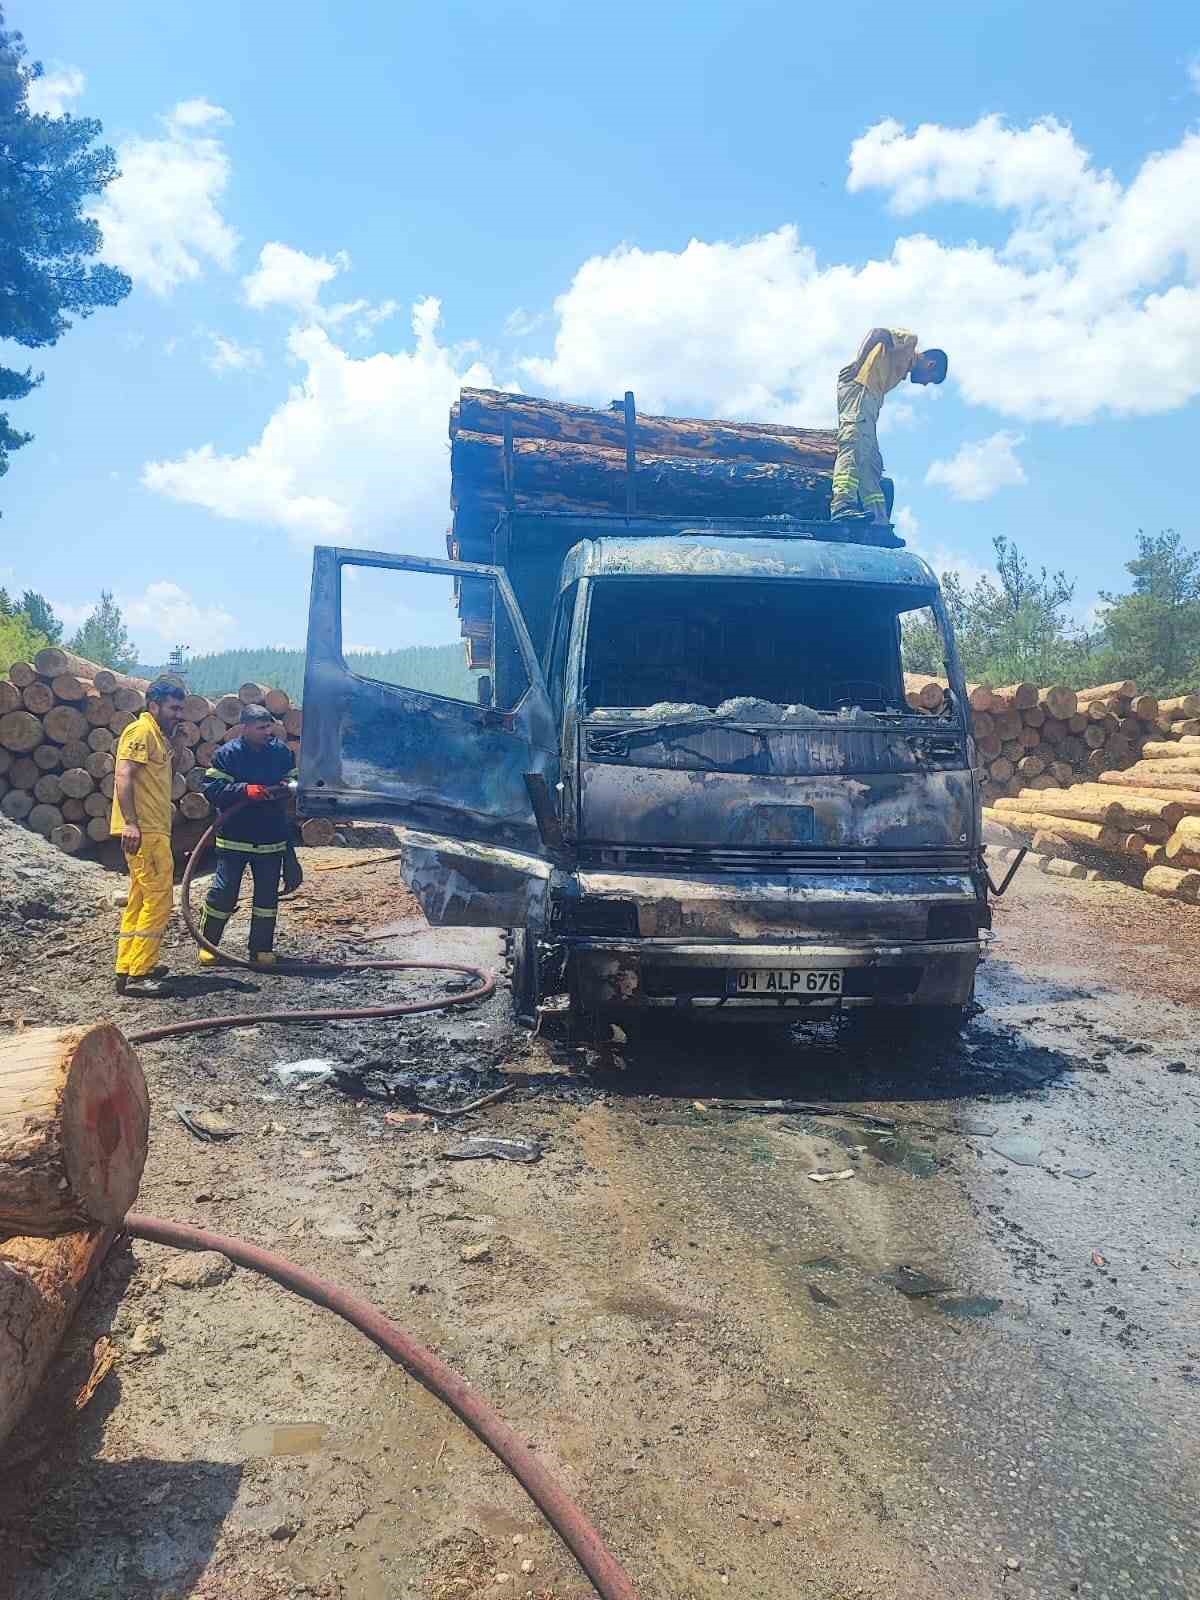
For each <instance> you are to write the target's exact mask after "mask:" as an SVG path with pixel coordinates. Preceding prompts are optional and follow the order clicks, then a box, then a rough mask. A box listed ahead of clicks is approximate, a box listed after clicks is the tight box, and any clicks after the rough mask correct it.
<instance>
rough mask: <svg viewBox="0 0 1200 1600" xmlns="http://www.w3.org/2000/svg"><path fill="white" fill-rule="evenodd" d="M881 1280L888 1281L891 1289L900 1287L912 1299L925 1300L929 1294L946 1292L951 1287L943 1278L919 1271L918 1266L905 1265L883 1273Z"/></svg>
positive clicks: (882, 1281)
mask: <svg viewBox="0 0 1200 1600" xmlns="http://www.w3.org/2000/svg"><path fill="white" fill-rule="evenodd" d="M879 1281H880V1283H886V1284H887V1285H888V1287H889V1288H890V1289H898V1290H899V1291H900V1293H901V1294H902V1295H907V1297H908V1298H909V1299H910V1300H923V1299H924V1298H925V1297H926V1296H927V1295H934V1294H945V1293H946V1290H947V1289H949V1287H950V1285H949V1284H948V1283H944V1282H943V1281H942V1279H941V1278H933V1277H930V1275H929V1274H928V1273H927V1272H919V1271H918V1270H917V1268H916V1267H905V1266H900V1267H896V1268H894V1269H893V1270H892V1271H891V1272H885V1273H882V1274H881V1276H880V1279H879Z"/></svg>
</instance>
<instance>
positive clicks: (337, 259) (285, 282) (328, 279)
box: [242, 242, 350, 317]
mask: <svg viewBox="0 0 1200 1600" xmlns="http://www.w3.org/2000/svg"><path fill="white" fill-rule="evenodd" d="M349 265H350V257H349V256H348V255H347V254H346V252H345V251H344V250H339V251H338V253H337V255H335V256H334V258H333V260H332V261H331V260H329V259H328V258H327V257H326V256H310V255H308V254H307V253H306V252H305V251H303V250H293V249H292V247H291V246H290V245H286V244H279V243H278V242H272V243H271V244H265V245H263V247H262V249H261V250H260V251H259V253H258V266H257V267H256V268H255V269H254V271H253V272H251V273H250V274H249V275H248V276H247V277H245V278H243V279H242V291H243V293H244V294H245V297H246V304H247V305H249V306H253V307H254V309H255V310H256V311H262V310H263V309H265V307H267V306H286V307H287V308H288V310H289V311H296V312H299V313H300V314H301V315H302V316H308V317H314V316H315V315H316V313H317V311H318V309H319V305H320V296H321V290H322V289H323V288H324V287H325V285H326V284H327V283H332V281H333V280H334V278H336V277H337V275H338V273H339V272H342V271H344V270H345V269H346V268H347V267H348V266H349Z"/></svg>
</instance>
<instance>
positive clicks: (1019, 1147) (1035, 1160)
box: [992, 1133, 1042, 1167]
mask: <svg viewBox="0 0 1200 1600" xmlns="http://www.w3.org/2000/svg"><path fill="white" fill-rule="evenodd" d="M992 1149H993V1150H994V1151H995V1152H996V1154H997V1155H998V1156H1003V1157H1004V1159H1005V1160H1006V1161H1011V1162H1012V1163H1013V1164H1014V1166H1018V1167H1036V1166H1039V1165H1040V1164H1041V1158H1042V1146H1041V1142H1040V1141H1039V1140H1037V1139H1035V1138H1034V1137H1033V1136H1032V1135H1031V1134H1028V1133H1003V1134H1000V1135H998V1136H997V1137H996V1138H995V1139H993V1140H992Z"/></svg>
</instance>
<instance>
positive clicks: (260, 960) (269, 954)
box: [250, 950, 278, 967]
mask: <svg viewBox="0 0 1200 1600" xmlns="http://www.w3.org/2000/svg"><path fill="white" fill-rule="evenodd" d="M277 959H278V957H277V956H276V954H275V952H274V950H256V951H255V952H254V954H253V955H252V956H251V957H250V960H251V961H252V962H253V963H254V965H255V966H256V967H273V966H274V965H275V963H276V960H277Z"/></svg>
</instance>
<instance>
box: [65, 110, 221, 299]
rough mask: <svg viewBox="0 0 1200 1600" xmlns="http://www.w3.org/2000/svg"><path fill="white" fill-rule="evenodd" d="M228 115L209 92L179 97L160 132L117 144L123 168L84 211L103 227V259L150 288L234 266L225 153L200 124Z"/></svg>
mask: <svg viewBox="0 0 1200 1600" xmlns="http://www.w3.org/2000/svg"><path fill="white" fill-rule="evenodd" d="M229 120H230V119H229V115H228V113H227V112H225V111H223V110H222V109H221V108H220V106H214V105H210V104H209V102H208V101H207V100H185V101H182V102H181V103H180V104H179V105H177V106H176V107H175V109H174V111H172V112H171V114H170V115H169V116H167V117H164V118H163V119H162V123H163V129H164V132H163V135H162V136H161V137H159V138H150V139H141V138H134V139H128V140H126V141H124V142H123V143H122V144H121V145H120V146H119V147H118V150H117V159H118V161H119V163H120V167H121V175H120V177H119V178H117V179H115V180H114V181H113V183H111V184H110V185H109V187H108V188H107V189H106V190H105V192H104V194H103V195H102V196H101V198H100V199H99V200H98V201H97V202H96V203H95V205H94V206H93V207H92V208H91V210H90V212H89V215H91V216H93V217H95V218H96V220H97V221H98V222H99V224H100V227H101V229H102V231H103V234H104V255H105V259H106V260H108V261H111V262H112V263H113V264H114V265H116V266H118V267H121V268H123V269H124V271H126V272H128V273H129V275H130V277H131V278H133V280H134V282H135V283H138V284H143V285H144V286H145V287H146V288H148V289H149V290H151V291H152V293H154V294H157V295H167V294H170V292H171V291H172V290H173V289H175V288H178V286H179V285H180V284H181V283H186V282H190V281H191V280H193V279H196V278H199V277H200V276H201V275H202V274H203V272H204V270H205V267H206V266H207V265H210V264H211V265H213V266H216V267H219V268H221V269H222V270H224V271H228V270H229V269H230V268H231V267H232V266H233V257H234V251H235V249H236V248H237V234H236V232H235V231H234V230H233V228H231V227H230V225H229V224H228V223H227V222H226V221H225V219H224V217H223V216H222V215H221V213H220V210H219V209H218V207H219V202H220V200H221V197H222V195H223V194H224V192H225V189H226V186H227V184H228V182H229V156H228V154H227V152H226V150H225V147H224V145H223V144H222V143H221V141H220V140H219V139H217V138H214V137H212V135H211V134H209V133H205V132H204V131H203V130H205V129H206V128H210V127H212V126H215V125H219V124H221V123H226V122H228V121H229Z"/></svg>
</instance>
